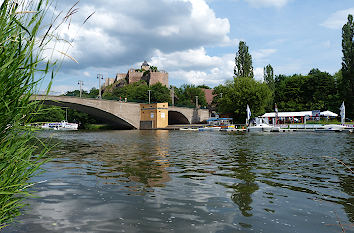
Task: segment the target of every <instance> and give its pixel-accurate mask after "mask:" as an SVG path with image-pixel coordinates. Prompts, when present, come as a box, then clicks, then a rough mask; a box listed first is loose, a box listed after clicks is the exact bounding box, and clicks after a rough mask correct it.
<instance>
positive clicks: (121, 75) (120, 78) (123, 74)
mask: <svg viewBox="0 0 354 233" xmlns="http://www.w3.org/2000/svg"><path fill="white" fill-rule="evenodd" d="M126 77H127V74H126V73H120V74H117V75H116V80H115V82H119V81H120V80H122V79H125V78H126Z"/></svg>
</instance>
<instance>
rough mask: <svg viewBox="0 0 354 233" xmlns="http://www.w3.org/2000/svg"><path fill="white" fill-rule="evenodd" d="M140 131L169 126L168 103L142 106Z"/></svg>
mask: <svg viewBox="0 0 354 233" xmlns="http://www.w3.org/2000/svg"><path fill="white" fill-rule="evenodd" d="M140 114H141V115H140V129H159V128H160V129H161V128H166V127H167V126H168V103H153V104H140Z"/></svg>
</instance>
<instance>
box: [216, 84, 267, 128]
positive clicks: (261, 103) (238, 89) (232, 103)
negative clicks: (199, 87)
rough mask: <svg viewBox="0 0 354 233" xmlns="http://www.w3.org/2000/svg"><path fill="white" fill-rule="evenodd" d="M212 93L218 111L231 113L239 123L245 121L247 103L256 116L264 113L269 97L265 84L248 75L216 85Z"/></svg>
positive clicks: (253, 115)
mask: <svg viewBox="0 0 354 233" xmlns="http://www.w3.org/2000/svg"><path fill="white" fill-rule="evenodd" d="M221 93H223V95H222V97H221V95H220V94H221ZM214 94H216V97H217V100H216V101H217V109H218V112H219V113H225V114H232V117H233V118H234V120H235V121H236V122H239V123H244V122H245V119H246V107H247V104H248V105H249V106H250V108H251V112H252V117H256V116H259V115H261V114H263V113H265V108H266V106H267V105H268V104H269V101H270V99H271V91H270V89H269V87H268V86H267V84H265V83H260V82H258V81H256V80H255V79H253V78H249V77H235V78H234V80H233V81H227V82H226V84H225V85H219V86H217V87H216V88H215V89H214ZM219 96H220V97H219Z"/></svg>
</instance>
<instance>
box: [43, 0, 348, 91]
mask: <svg viewBox="0 0 354 233" xmlns="http://www.w3.org/2000/svg"><path fill="white" fill-rule="evenodd" d="M75 2H76V1H72V0H60V1H57V3H56V5H53V6H52V7H51V12H52V13H54V14H58V13H59V12H60V11H64V12H65V11H68V10H69V9H70V8H71V6H72V5H73V4H74V3H75ZM76 7H77V8H78V12H77V13H76V14H74V15H73V16H72V17H71V20H70V25H69V24H68V23H67V24H65V25H64V27H61V28H60V31H59V35H60V37H61V38H62V39H65V40H66V41H69V42H70V44H68V43H67V42H61V41H59V42H58V41H57V42H55V44H53V45H51V46H53V47H55V50H54V52H47V53H45V54H44V56H45V59H50V60H53V59H59V61H60V63H61V69H60V71H58V73H57V74H56V77H55V78H54V82H53V86H52V91H53V93H64V92H66V91H70V90H75V89H78V88H79V86H78V80H82V81H83V83H84V89H85V90H89V89H90V88H92V87H96V88H98V79H97V74H103V76H104V78H108V77H109V78H114V77H115V75H116V73H126V72H127V71H128V69H129V68H140V66H141V63H142V62H143V61H144V60H146V61H147V62H148V63H149V64H150V65H154V66H157V67H158V68H159V69H160V70H165V71H167V72H168V73H169V84H170V85H175V86H180V85H182V84H194V85H201V84H206V85H208V86H211V87H214V86H217V85H219V84H224V83H225V81H226V80H232V78H233V69H234V64H235V54H236V52H237V50H238V43H239V41H245V42H246V44H247V46H248V47H249V51H250V53H251V55H252V59H253V67H254V73H255V78H256V79H257V80H260V81H262V79H263V67H265V66H266V65H268V64H271V65H272V67H273V68H274V73H275V74H276V75H278V74H285V75H291V74H295V73H297V74H304V75H306V74H308V73H309V71H310V70H311V69H312V68H318V69H320V70H322V71H326V72H328V73H330V74H334V73H335V72H337V71H338V70H339V69H340V67H341V57H342V52H341V28H342V26H343V24H345V23H346V21H347V16H348V14H354V2H353V0H340V1H338V0H337V1H333V0H306V1H304V0H134V1H132V0H100V1H97V0H81V1H80V2H79V4H78V5H77V6H75V8H76ZM92 13H94V14H93V15H92V16H91V17H90V18H89V19H88V21H87V22H86V23H85V24H83V22H84V21H85V19H86V18H87V17H88V16H89V15H91V14H92ZM53 43H54V42H53ZM58 51H59V52H58ZM62 52H64V53H65V54H67V55H65V56H64V55H63V54H62ZM73 59H75V60H76V61H77V62H78V63H76V62H75V61H74V60H73ZM45 85H46V82H45V83H44V85H43V87H44V86H45Z"/></svg>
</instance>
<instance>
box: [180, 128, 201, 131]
mask: <svg viewBox="0 0 354 233" xmlns="http://www.w3.org/2000/svg"><path fill="white" fill-rule="evenodd" d="M179 130H184V131H198V128H180V129H179Z"/></svg>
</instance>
